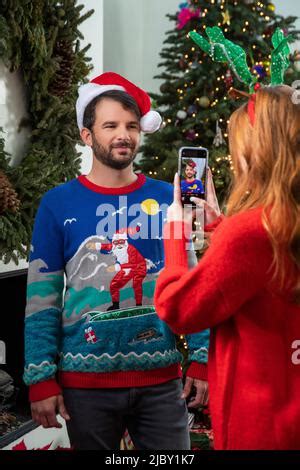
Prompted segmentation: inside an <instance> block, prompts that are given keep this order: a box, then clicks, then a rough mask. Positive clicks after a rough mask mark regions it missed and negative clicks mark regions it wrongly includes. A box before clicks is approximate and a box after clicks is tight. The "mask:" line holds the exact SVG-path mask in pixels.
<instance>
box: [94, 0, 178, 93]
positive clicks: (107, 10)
mask: <svg viewBox="0 0 300 470" xmlns="http://www.w3.org/2000/svg"><path fill="white" fill-rule="evenodd" d="M179 3H180V1H179V0H150V1H149V0H104V54H103V65H104V70H105V71H114V72H117V73H120V74H121V75H124V76H125V77H126V78H128V79H129V80H131V81H133V82H134V83H136V84H137V85H139V86H141V87H142V88H144V89H145V90H147V91H152V92H156V91H158V90H159V85H160V81H159V80H154V79H153V76H154V75H157V74H159V73H160V72H161V69H160V68H159V69H158V68H157V64H158V63H159V62H160V57H159V52H160V51H161V49H162V43H163V40H164V38H165V32H166V31H167V30H170V29H172V28H173V24H172V23H171V22H170V21H169V19H168V18H166V16H165V15H166V14H167V13H175V12H176V11H177V10H178V5H179Z"/></svg>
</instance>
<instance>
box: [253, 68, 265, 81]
mask: <svg viewBox="0 0 300 470" xmlns="http://www.w3.org/2000/svg"><path fill="white" fill-rule="evenodd" d="M252 71H253V72H254V73H256V74H257V75H258V77H259V78H260V79H261V80H262V79H263V78H265V77H266V76H267V72H266V71H265V69H264V67H263V66H262V65H255V66H254V67H252Z"/></svg>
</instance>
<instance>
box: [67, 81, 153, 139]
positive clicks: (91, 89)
mask: <svg viewBox="0 0 300 470" xmlns="http://www.w3.org/2000/svg"><path fill="white" fill-rule="evenodd" d="M110 90H120V91H125V92H126V93H128V95H130V96H131V97H132V98H133V99H134V100H135V101H136V103H137V105H138V107H139V110H140V112H141V116H142V117H141V120H140V125H141V130H142V131H143V132H148V133H152V132H155V131H157V130H158V129H159V128H160V126H161V122H162V119H161V116H160V114H159V113H158V112H156V111H152V110H151V101H150V97H149V95H148V94H147V93H146V92H145V91H144V90H142V89H141V88H139V87H137V86H136V85H134V84H133V83H132V82H130V81H129V80H126V78H124V77H122V76H121V75H119V74H117V73H114V72H105V73H103V74H102V75H99V76H98V77H95V78H93V79H92V80H91V81H90V82H89V83H86V84H85V85H82V86H80V87H79V96H78V99H77V101H76V114H77V124H78V127H79V129H80V130H81V129H82V128H83V116H84V111H85V108H86V107H87V105H88V104H89V103H90V102H91V101H92V100H93V99H94V98H95V97H96V96H99V95H101V94H102V93H105V92H106V91H110Z"/></svg>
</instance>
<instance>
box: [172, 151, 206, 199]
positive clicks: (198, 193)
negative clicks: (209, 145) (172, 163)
mask: <svg viewBox="0 0 300 470" xmlns="http://www.w3.org/2000/svg"><path fill="white" fill-rule="evenodd" d="M207 155H208V151H207V149H204V148H182V149H180V161H179V175H180V188H181V198H182V202H183V204H190V205H195V204H194V203H193V202H192V201H191V200H190V198H191V197H197V198H201V199H205V193H206V191H205V189H206V170H207Z"/></svg>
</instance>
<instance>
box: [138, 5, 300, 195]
mask: <svg viewBox="0 0 300 470" xmlns="http://www.w3.org/2000/svg"><path fill="white" fill-rule="evenodd" d="M167 16H168V18H169V19H170V21H172V22H173V24H174V28H173V29H172V30H170V31H168V32H167V33H166V36H167V37H166V39H165V41H164V44H165V45H164V47H163V49H162V51H161V53H160V56H161V57H162V59H163V61H162V62H161V63H160V64H158V66H159V67H162V68H163V69H164V70H163V72H162V73H161V74H160V75H157V76H156V77H154V78H158V79H162V80H163V83H162V85H161V87H160V91H161V94H151V97H152V99H153V102H154V103H155V106H156V107H157V110H158V111H159V112H160V113H161V114H162V116H163V120H164V127H163V128H162V129H161V130H160V132H158V133H156V134H153V135H149V136H146V137H145V141H144V145H143V146H142V148H141V151H142V158H141V160H140V161H139V163H138V165H137V168H138V169H140V170H142V171H143V172H144V173H145V174H147V175H149V176H151V177H153V178H157V179H163V180H167V181H172V179H173V176H174V173H175V171H177V166H178V149H179V148H180V147H181V146H184V145H186V146H203V147H207V148H208V149H209V152H210V157H209V165H210V167H211V169H212V173H213V176H214V182H215V186H216V190H217V194H218V197H219V200H220V201H221V202H222V201H223V200H224V198H225V196H226V193H227V189H228V185H229V182H230V175H231V170H232V166H231V159H230V155H229V152H228V144H227V125H228V119H229V117H230V115H231V113H232V112H233V111H234V109H236V107H237V106H240V104H241V102H235V101H234V100H232V99H230V98H229V96H228V91H229V90H230V89H231V88H232V87H235V88H238V89H239V90H243V91H248V92H249V89H248V90H247V85H245V84H243V83H240V82H239V81H238V79H237V77H236V76H235V75H234V73H233V72H232V69H230V68H229V65H228V64H226V63H220V62H213V61H212V60H211V58H210V57H209V55H208V54H207V53H205V52H203V51H202V50H201V49H200V48H199V47H198V46H197V45H196V44H195V43H194V42H193V41H192V39H191V37H190V36H189V32H190V31H195V32H197V33H199V34H201V36H203V37H206V34H205V30H206V28H207V27H214V26H219V27H220V28H221V29H222V32H223V34H224V36H225V37H226V38H227V39H229V40H230V41H232V42H234V43H235V44H237V45H239V46H241V47H242V48H243V49H244V50H245V52H246V53H247V61H248V62H247V64H248V67H249V71H250V72H251V73H252V74H254V75H255V76H256V77H257V80H258V82H259V83H261V84H262V85H264V84H269V83H270V69H271V51H272V50H274V48H273V46H272V36H273V34H274V33H275V31H276V29H277V28H281V29H282V30H283V32H284V34H285V35H290V42H293V41H294V40H295V39H297V38H298V37H299V31H296V30H295V29H294V23H295V20H296V19H297V18H296V17H287V18H284V17H282V16H279V15H277V14H276V12H275V6H274V5H273V4H272V3H271V2H268V1H251V0H243V1H237V0H219V1H217V0H210V1H202V0H189V1H188V2H186V3H182V4H180V5H179V11H178V12H177V13H175V14H173V15H167ZM206 39H207V37H206ZM289 59H290V65H289V68H288V69H287V71H286V74H285V83H287V84H292V83H293V82H294V81H295V80H296V79H297V77H298V78H299V73H298V74H297V69H296V65H297V63H296V62H297V61H299V59H300V54H299V52H297V51H295V52H294V53H293V54H291V55H290V57H289Z"/></svg>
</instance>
